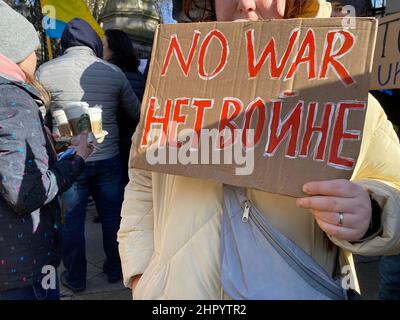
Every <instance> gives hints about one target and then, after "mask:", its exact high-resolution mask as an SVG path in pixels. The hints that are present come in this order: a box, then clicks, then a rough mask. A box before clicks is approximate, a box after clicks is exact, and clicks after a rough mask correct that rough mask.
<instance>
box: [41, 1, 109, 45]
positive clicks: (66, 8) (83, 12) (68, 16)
mask: <svg viewBox="0 0 400 320" xmlns="http://www.w3.org/2000/svg"><path fill="white" fill-rule="evenodd" d="M40 4H41V5H42V11H43V15H44V23H43V25H44V29H45V31H46V35H47V36H48V37H50V38H57V39H60V38H61V36H62V33H63V32H64V29H65V26H66V24H67V23H68V22H69V21H71V20H72V19H74V18H81V19H83V20H85V21H86V22H87V23H89V24H90V25H91V26H92V27H93V29H94V30H96V32H97V33H98V35H99V36H100V37H101V38H102V37H103V36H104V31H103V30H102V29H101V27H100V25H99V24H98V23H97V21H96V20H95V18H94V17H93V15H92V14H91V12H90V11H89V8H88V7H87V5H86V3H85V2H84V1H83V0H40Z"/></svg>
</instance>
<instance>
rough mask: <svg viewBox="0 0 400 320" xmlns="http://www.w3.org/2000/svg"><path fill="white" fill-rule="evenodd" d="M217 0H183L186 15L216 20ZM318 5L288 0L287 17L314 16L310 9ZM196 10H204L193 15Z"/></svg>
mask: <svg viewBox="0 0 400 320" xmlns="http://www.w3.org/2000/svg"><path fill="white" fill-rule="evenodd" d="M214 2H215V0H183V11H184V12H185V14H186V16H187V17H188V18H189V19H190V20H192V21H193V22H200V21H215V20H216V14H215V5H214ZM315 5H317V8H319V4H318V0H286V8H285V16H284V18H285V19H290V18H300V17H304V18H305V17H312V16H313V15H315V14H316V12H315V11H316V10H315V11H313V10H310V9H311V8H312V7H314V6H315ZM192 10H196V11H199V10H200V12H202V14H201V15H200V16H197V17H193V16H192V15H191V11H192Z"/></svg>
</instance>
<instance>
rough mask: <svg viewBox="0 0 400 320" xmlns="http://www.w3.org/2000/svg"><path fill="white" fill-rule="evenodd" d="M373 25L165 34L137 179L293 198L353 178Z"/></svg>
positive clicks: (145, 107) (209, 26)
mask: <svg viewBox="0 0 400 320" xmlns="http://www.w3.org/2000/svg"><path fill="white" fill-rule="evenodd" d="M376 29H377V24H376V21H375V20H374V19H369V18H365V19H364V18H360V19H358V20H357V28H356V29H351V30H348V29H343V28H342V26H341V19H304V20H302V19H292V20H282V21H279V20H271V21H259V22H235V23H233V22H224V23H198V24H178V25H161V26H160V27H159V28H158V31H157V33H156V37H155V43H154V47H153V53H152V58H151V61H152V62H151V67H150V70H149V79H148V81H147V87H146V92H145V97H144V100H143V103H142V110H141V121H140V124H139V126H138V128H137V132H136V135H135V141H134V143H135V149H134V154H133V165H134V167H136V168H140V169H145V170H151V171H157V172H164V173H170V174H175V175H183V176H188V177H194V178H201V179H211V180H215V181H219V182H223V183H226V184H231V185H237V186H245V187H252V188H257V189H260V190H264V191H268V192H273V193H281V194H286V195H291V196H301V195H302V191H301V190H302V185H303V184H304V183H305V182H308V181H315V180H325V179H336V178H350V177H351V173H352V170H353V168H354V166H355V163H356V159H357V157H358V154H359V149H360V145H361V137H362V130H363V124H364V119H365V113H366V108H367V100H368V89H369V83H370V74H371V69H372V58H373V57H372V56H373V49H374V44H375V37H376Z"/></svg>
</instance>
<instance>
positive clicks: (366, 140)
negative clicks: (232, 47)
mask: <svg viewBox="0 0 400 320" xmlns="http://www.w3.org/2000/svg"><path fill="white" fill-rule="evenodd" d="M179 2H180V1H179ZM179 4H180V5H181V3H179ZM182 4H183V5H182V9H183V10H184V12H185V15H186V18H187V20H191V21H197V22H202V21H236V20H264V19H289V18H310V17H330V16H331V6H330V4H329V3H328V2H326V1H324V0H300V1H293V0H276V1H270V0H183V3H182ZM0 17H1V19H0V179H1V182H0V192H1V195H0V300H1V299H38V300H45V299H59V297H60V291H59V284H58V280H56V285H55V287H52V288H47V287H45V286H43V277H44V274H43V267H45V266H54V268H55V269H56V268H57V267H58V266H59V264H60V262H61V260H62V262H63V264H64V266H65V271H64V272H63V273H62V274H60V275H58V276H59V277H58V276H57V279H58V278H59V279H60V281H61V283H62V284H63V285H64V286H65V287H67V288H69V289H70V290H72V291H73V292H80V291H83V290H85V289H86V281H87V279H86V277H87V262H86V243H85V215H86V208H87V203H88V198H89V197H92V198H93V201H94V204H95V206H96V211H97V212H98V215H99V219H100V222H101V226H102V234H103V248H104V253H105V255H106V260H105V263H104V265H103V271H104V273H105V274H106V275H107V278H108V281H110V282H117V281H120V280H121V279H123V281H124V284H125V285H126V286H127V287H129V288H131V290H132V294H133V298H134V299H195V300H197V299H212V300H214V299H230V298H232V291H230V289H229V288H231V287H232V284H230V285H226V283H222V282H223V281H221V279H222V278H223V279H225V280H224V281H227V280H226V277H222V275H221V263H222V262H221V230H222V229H223V228H226V225H225V223H226V219H223V214H224V208H225V207H226V203H224V201H226V199H225V200H224V196H225V197H226V195H227V189H226V186H224V185H222V184H221V183H217V182H213V181H208V180H200V179H192V178H188V177H182V176H174V175H168V174H163V173H158V172H149V171H143V170H139V169H135V168H133V166H132V165H131V163H130V161H129V159H130V156H131V154H132V153H133V151H132V150H133V149H134V145H131V141H132V135H134V132H135V128H136V126H137V125H138V123H139V117H140V103H141V100H142V98H143V94H144V86H145V76H144V75H143V74H141V73H140V72H139V70H138V67H139V62H138V59H137V57H136V56H135V52H134V49H133V47H132V43H131V40H130V39H129V37H128V36H127V34H126V33H124V32H123V31H121V30H106V32H105V37H104V39H100V37H99V35H98V34H97V33H96V32H95V31H94V30H93V28H92V27H91V26H90V25H89V24H88V23H87V22H85V21H83V20H81V19H78V18H77V19H73V20H72V21H70V22H69V23H68V24H67V25H66V28H65V31H64V33H63V35H62V39H61V47H62V55H61V56H60V57H58V58H56V59H54V60H52V61H49V62H46V63H44V64H43V65H41V66H40V67H39V68H38V70H36V64H37V62H36V60H37V58H36V54H35V51H36V50H37V49H38V48H39V39H38V34H37V32H36V30H35V29H34V27H33V26H32V24H31V23H30V22H29V21H27V20H26V19H25V18H24V17H23V16H22V15H20V14H19V13H17V12H15V11H14V10H13V9H11V8H10V7H9V6H8V5H6V4H5V3H4V2H3V1H0ZM10 30H13V32H10ZM74 102H86V103H87V104H88V105H89V106H90V107H95V106H96V107H98V106H101V109H102V117H103V129H104V130H105V131H107V132H108V134H107V136H105V139H104V141H103V142H102V143H101V144H96V142H93V143H92V142H88V141H90V140H88V132H86V131H85V132H83V133H82V134H81V136H80V139H75V140H74V139H73V140H72V142H71V144H72V146H73V147H74V149H75V151H76V152H74V153H72V154H71V155H69V156H67V157H65V158H63V159H61V160H60V158H59V157H58V152H59V150H58V149H57V143H56V140H57V136H56V135H55V134H54V133H55V131H54V129H55V128H54V121H53V119H52V113H53V112H55V111H56V110H64V109H65V108H67V106H68V105H69V104H70V103H74ZM399 158H400V144H399V140H398V138H397V136H396V133H395V131H394V130H393V126H392V124H391V123H390V122H389V121H388V120H387V117H386V116H385V113H384V111H383V109H382V107H381V106H380V104H379V103H378V101H377V100H376V99H375V98H374V97H373V96H372V95H370V97H369V107H368V111H367V115H366V123H365V130H364V134H363V140H362V146H361V152H360V155H359V158H358V162H357V166H356V168H355V171H354V173H353V176H352V178H351V180H350V181H347V180H331V181H320V182H309V183H307V184H305V185H304V187H303V190H304V192H305V194H307V195H308V197H305V198H301V199H294V198H291V197H287V196H283V195H278V194H271V193H267V192H262V191H259V190H254V189H247V190H246V191H245V195H244V197H246V199H248V200H247V201H249V202H251V203H252V205H253V206H255V207H256V208H257V209H258V211H260V212H262V214H263V215H264V217H265V218H266V219H267V220H268V221H269V223H270V225H271V227H272V228H274V229H276V230H279V232H280V233H281V234H282V235H284V236H285V237H287V238H288V239H290V240H291V241H292V243H293V245H294V246H296V247H298V248H299V250H301V251H302V252H304V253H305V254H306V255H307V256H308V257H309V258H310V259H311V260H310V261H313V262H315V263H316V264H317V265H318V266H319V267H320V268H321V270H322V272H323V273H324V274H325V275H327V277H328V278H331V279H335V278H336V277H337V276H340V275H341V270H342V268H343V267H344V266H348V267H349V268H350V273H351V275H352V278H353V282H354V283H355V285H354V286H353V287H351V288H348V289H349V290H345V293H344V296H343V297H344V298H356V297H358V294H357V293H356V291H357V289H358V285H357V276H356V272H355V267H354V261H353V258H352V254H359V255H364V256H394V257H396V254H399V253H400V171H399V170H398V168H397V164H398V159H399ZM288 221H290V223H288ZM338 221H339V223H338ZM394 265H395V266H393V263H392V266H391V267H387V270H388V271H387V272H389V273H390V272H392V270H395V272H397V275H398V270H399V269H400V265H398V262H396V263H394ZM232 268H233V267H232ZM235 268H239V269H240V265H237V266H235ZM396 268H397V270H396ZM263 272H265V270H264V271H263ZM257 274H258V273H257V270H253V273H252V277H254V278H255V279H256V280H257V281H258V282H260V283H262V279H258V278H257ZM260 274H262V273H260ZM386 274H387V273H385V274H384V275H383V277H384V276H385V275H386ZM274 277H275V278H276V279H278V280H279V281H280V285H281V286H283V287H285V286H287V285H288V283H287V282H285V281H286V280H287V279H285V278H284V277H281V278H280V277H279V274H277V275H276V276H275V275H274ZM399 278H400V277H397V279H396V276H392V277H391V278H390V281H389V282H391V283H389V286H390V285H391V286H392V287H393V281H394V282H395V281H399ZM385 279H387V277H386V278H385ZM231 280H232V279H231ZM399 286H400V285H399ZM394 287H396V285H394ZM251 289H252V288H246V290H249V291H251ZM351 289H353V290H351ZM235 290H236V291H235V292H237V293H238V295H239V296H245V294H244V293H243V292H241V288H239V287H236V289H235ZM302 290H306V289H305V288H304V287H303V288H302ZM398 291H399V290H397V293H396V290H393V292H390V293H388V294H387V295H382V297H385V298H388V297H389V298H390V297H394V298H400V297H399V296H396V294H398ZM274 294H275V292H271V290H270V291H269V292H263V293H262V294H261V293H260V295H259V296H256V297H257V298H265V297H269V298H283V299H285V298H290V297H289V296H286V297H285V296H276V295H274ZM305 296H307V295H305Z"/></svg>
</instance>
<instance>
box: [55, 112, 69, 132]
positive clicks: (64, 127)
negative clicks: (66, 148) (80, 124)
mask: <svg viewBox="0 0 400 320" xmlns="http://www.w3.org/2000/svg"><path fill="white" fill-rule="evenodd" d="M52 116H53V119H54V121H55V123H56V126H57V128H58V131H59V133H60V136H61V137H71V136H72V130H71V127H70V126H69V123H68V119H67V115H66V114H65V112H64V110H55V111H54V112H52Z"/></svg>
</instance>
